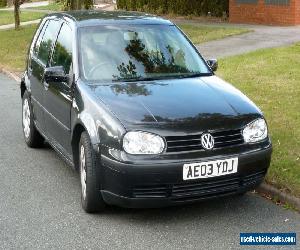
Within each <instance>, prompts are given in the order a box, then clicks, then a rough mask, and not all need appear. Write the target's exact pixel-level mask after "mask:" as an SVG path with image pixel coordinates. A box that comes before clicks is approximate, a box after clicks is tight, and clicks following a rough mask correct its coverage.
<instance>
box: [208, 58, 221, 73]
mask: <svg viewBox="0 0 300 250" xmlns="http://www.w3.org/2000/svg"><path fill="white" fill-rule="evenodd" d="M206 62H207V64H208V66H209V67H210V68H211V70H212V71H213V72H215V71H217V69H218V66H219V65H218V60H217V59H210V60H207V61H206Z"/></svg>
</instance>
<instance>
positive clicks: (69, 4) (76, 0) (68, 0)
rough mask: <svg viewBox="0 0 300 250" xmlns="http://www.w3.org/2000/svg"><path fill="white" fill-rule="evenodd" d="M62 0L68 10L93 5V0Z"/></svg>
mask: <svg viewBox="0 0 300 250" xmlns="http://www.w3.org/2000/svg"><path fill="white" fill-rule="evenodd" d="M63 2H64V5H65V7H66V9H68V10H81V9H82V8H85V9H90V8H91V7H92V6H93V0H83V1H82V0H63Z"/></svg>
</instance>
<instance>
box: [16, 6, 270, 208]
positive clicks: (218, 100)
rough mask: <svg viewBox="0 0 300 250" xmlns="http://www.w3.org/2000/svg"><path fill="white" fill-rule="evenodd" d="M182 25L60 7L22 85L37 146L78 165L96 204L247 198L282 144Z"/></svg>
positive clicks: (35, 45) (85, 198)
mask: <svg viewBox="0 0 300 250" xmlns="http://www.w3.org/2000/svg"><path fill="white" fill-rule="evenodd" d="M216 69H217V61H216V60H208V61H205V60H204V59H203V58H202V56H201V55H200V53H199V52H198V50H197V49H196V48H195V46H194V45H193V44H192V43H191V41H190V40H189V39H188V38H187V37H186V36H185V34H184V33H183V32H182V31H181V30H180V29H179V28H177V27H176V25H174V24H173V23H172V22H170V21H167V20H164V19H161V18H158V17H155V16H151V15H146V14H142V13H136V12H96V11H79V12H72V13H60V14H50V15H48V16H46V17H45V18H44V19H43V20H42V21H41V23H40V25H39V28H38V29H37V31H36V34H35V36H34V38H33V41H32V44H31V47H30V49H29V55H28V60H27V67H26V71H25V73H24V76H23V77H22V81H21V97H22V100H23V102H22V114H23V119H22V125H23V132H24V138H25V141H26V143H27V145H28V146H29V147H32V148H34V147H40V146H42V145H43V143H44V141H45V140H46V141H47V142H48V143H49V144H50V145H51V146H52V147H53V148H54V149H55V150H56V151H57V152H58V153H59V154H60V155H61V156H62V157H63V158H64V159H65V161H66V162H67V163H69V164H70V165H71V166H72V167H74V168H75V169H76V170H78V171H79V173H80V181H81V201H82V206H83V208H84V210H85V211H87V212H96V211H100V210H101V209H103V208H104V206H105V204H111V205H118V206H123V207H159V206H169V205H177V204H183V203H189V202H195V201H199V200H203V199H209V198H216V197H220V196H226V195H233V194H243V193H245V192H247V191H248V190H251V189H253V188H255V187H256V186H257V185H259V184H260V183H261V182H262V180H263V178H264V176H265V174H266V172H267V169H268V167H269V165H270V160H271V152H272V146H271V141H270V138H269V136H268V129H267V124H266V121H265V119H264V116H263V114H262V112H261V111H260V110H259V109H258V108H257V107H256V106H255V104H254V103H253V102H251V101H250V100H249V99H248V98H247V97H246V96H245V95H243V94H242V93H241V92H240V91H239V90H237V89H235V88H234V87H233V86H231V85H230V84H228V83H226V82H224V81H223V80H221V79H220V78H218V77H217V76H215V74H214V71H215V70H216Z"/></svg>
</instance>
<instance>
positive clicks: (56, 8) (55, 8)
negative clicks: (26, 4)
mask: <svg viewBox="0 0 300 250" xmlns="http://www.w3.org/2000/svg"><path fill="white" fill-rule="evenodd" d="M30 9H35V10H50V11H60V10H62V9H63V4H62V3H50V4H49V5H46V6H38V7H32V8H30Z"/></svg>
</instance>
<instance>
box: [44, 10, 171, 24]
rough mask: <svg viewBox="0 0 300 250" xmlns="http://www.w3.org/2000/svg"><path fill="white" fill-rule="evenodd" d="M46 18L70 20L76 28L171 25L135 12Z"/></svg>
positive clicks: (74, 13) (78, 13)
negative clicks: (121, 25)
mask: <svg viewBox="0 0 300 250" xmlns="http://www.w3.org/2000/svg"><path fill="white" fill-rule="evenodd" d="M48 16H50V17H51V16H53V17H60V18H68V19H72V20H73V21H74V23H75V24H76V26H78V27H82V26H94V25H101V24H102V25H107V24H136V25H138V24H145V25H155V24H156V25H173V23H172V22H170V21H169V20H166V19H163V18H161V17H158V16H155V15H151V14H146V13H142V12H135V11H99V10H79V11H67V12H59V13H52V14H49V15H48Z"/></svg>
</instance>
